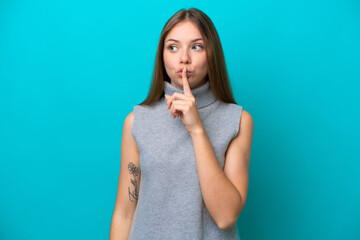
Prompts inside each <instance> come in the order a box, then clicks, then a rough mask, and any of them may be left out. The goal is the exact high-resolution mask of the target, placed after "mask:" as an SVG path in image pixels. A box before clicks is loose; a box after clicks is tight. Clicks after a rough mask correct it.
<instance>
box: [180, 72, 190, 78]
mask: <svg viewBox="0 0 360 240" xmlns="http://www.w3.org/2000/svg"><path fill="white" fill-rule="evenodd" d="M182 74H183V73H182V72H181V71H179V72H178V76H179V77H182ZM190 76H191V72H187V73H186V77H190Z"/></svg>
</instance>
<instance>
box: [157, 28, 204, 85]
mask: <svg viewBox="0 0 360 240" xmlns="http://www.w3.org/2000/svg"><path fill="white" fill-rule="evenodd" d="M163 58H164V65H165V70H166V73H167V74H168V76H169V77H170V79H171V84H172V85H174V86H175V87H178V88H181V89H182V88H183V85H182V69H183V68H184V67H185V66H186V70H187V71H188V72H187V75H186V76H187V79H188V82H189V85H190V88H197V87H199V86H201V85H203V84H204V83H205V82H206V75H207V62H206V51H205V47H204V40H203V39H202V36H201V33H200V31H199V29H198V28H197V26H196V25H195V24H194V23H192V22H190V21H183V22H179V23H177V24H176V25H175V26H174V27H173V28H172V29H171V30H170V32H169V33H168V35H167V36H166V38H165V40H164V55H163Z"/></svg>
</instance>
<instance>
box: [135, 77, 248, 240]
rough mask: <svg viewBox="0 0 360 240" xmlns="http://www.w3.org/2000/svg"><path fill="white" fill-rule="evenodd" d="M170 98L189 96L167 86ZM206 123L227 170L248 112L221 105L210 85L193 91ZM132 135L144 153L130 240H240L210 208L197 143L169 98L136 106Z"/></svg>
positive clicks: (240, 107)
mask: <svg viewBox="0 0 360 240" xmlns="http://www.w3.org/2000/svg"><path fill="white" fill-rule="evenodd" d="M164 92H165V93H166V94H168V95H172V94H173V93H174V92H181V93H184V91H183V90H182V89H179V88H177V87H175V86H173V85H171V84H170V83H169V82H167V81H164ZM191 92H192V94H193V95H194V96H195V100H196V105H197V108H198V112H199V115H200V119H201V122H202V124H203V126H204V128H205V130H206V133H207V135H208V137H209V139H210V142H211V144H212V146H213V149H214V152H215V154H216V157H217V159H218V162H219V164H220V166H221V167H222V168H224V160H225V152H226V150H227V147H228V145H229V143H230V141H231V139H233V138H234V137H235V136H236V135H237V133H238V130H239V121H240V116H241V113H242V109H243V108H242V106H239V105H237V104H229V103H224V102H221V101H219V100H217V99H216V98H215V97H214V95H213V93H212V91H211V89H210V87H209V82H206V83H205V84H204V85H202V86H200V87H198V88H195V89H192V90H191ZM132 135H133V137H134V139H135V141H136V144H137V146H138V148H139V152H140V169H141V179H140V187H139V195H138V203H137V206H136V210H135V213H134V216H133V220H132V225H131V229H130V235H129V239H131V240H132V239H136V240H137V239H147V240H148V239H187V240H188V239H206V240H207V239H239V237H238V234H237V229H236V226H234V227H232V228H229V229H225V230H221V229H220V228H218V226H217V225H216V223H215V222H214V221H213V219H212V218H211V215H210V214H209V212H208V211H207V209H206V206H205V204H204V201H203V198H202V194H201V189H200V182H199V176H198V172H197V166H196V160H195V154H194V147H193V143H192V138H191V136H190V134H189V132H188V131H187V129H186V127H185V125H184V124H183V122H182V121H181V118H180V117H177V118H175V119H173V118H172V116H171V113H170V111H169V110H167V108H166V99H165V97H162V98H160V99H159V100H158V101H157V102H156V103H154V104H153V105H151V106H146V105H144V106H141V105H136V106H134V122H133V127H132Z"/></svg>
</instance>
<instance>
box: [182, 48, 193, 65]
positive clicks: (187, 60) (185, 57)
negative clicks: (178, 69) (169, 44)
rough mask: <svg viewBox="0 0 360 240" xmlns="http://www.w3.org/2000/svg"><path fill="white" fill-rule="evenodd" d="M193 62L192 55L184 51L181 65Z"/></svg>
mask: <svg viewBox="0 0 360 240" xmlns="http://www.w3.org/2000/svg"><path fill="white" fill-rule="evenodd" d="M190 62H191V58H190V54H189V53H188V51H187V50H184V51H182V53H181V56H180V63H182V64H188V63H190Z"/></svg>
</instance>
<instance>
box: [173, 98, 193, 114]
mask: <svg viewBox="0 0 360 240" xmlns="http://www.w3.org/2000/svg"><path fill="white" fill-rule="evenodd" d="M189 108H190V107H189V105H188V104H187V103H183V104H178V103H177V101H176V103H175V104H173V105H172V106H171V110H170V112H171V114H172V115H173V118H174V116H176V117H177V116H179V115H180V114H183V113H184V112H187V111H189Z"/></svg>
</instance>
